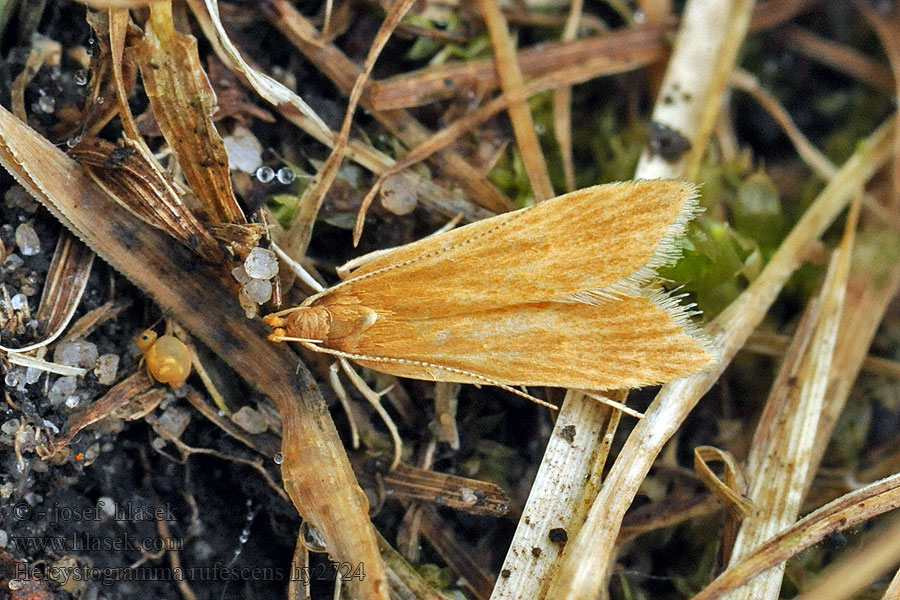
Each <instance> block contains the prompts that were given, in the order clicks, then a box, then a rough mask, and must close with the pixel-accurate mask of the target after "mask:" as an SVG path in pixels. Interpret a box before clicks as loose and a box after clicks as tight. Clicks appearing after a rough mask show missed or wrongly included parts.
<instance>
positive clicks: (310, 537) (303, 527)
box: [300, 521, 328, 552]
mask: <svg viewBox="0 0 900 600" xmlns="http://www.w3.org/2000/svg"><path fill="white" fill-rule="evenodd" d="M300 538H301V539H302V540H303V545H304V546H306V547H307V549H309V551H310V552H325V551H326V550H327V549H328V547H327V546H326V544H325V538H324V537H323V536H322V532H321V531H319V530H318V529H316V528H315V527H313V526H312V525H310V524H309V523H308V522H306V521H303V523H301V524H300Z"/></svg>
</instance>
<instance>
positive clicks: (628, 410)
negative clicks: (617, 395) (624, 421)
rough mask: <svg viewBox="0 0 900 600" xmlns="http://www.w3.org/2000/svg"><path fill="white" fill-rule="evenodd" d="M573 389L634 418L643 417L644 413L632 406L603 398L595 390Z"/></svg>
mask: <svg viewBox="0 0 900 600" xmlns="http://www.w3.org/2000/svg"><path fill="white" fill-rule="evenodd" d="M575 391H577V392H578V393H579V394H584V395H585V396H587V397H588V398H593V399H594V400H596V401H597V402H599V403H601V404H605V405H607V406H609V407H610V408H614V409H616V410H619V411H622V412H623V413H625V414H626V415H629V416H631V417H634V418H635V419H643V418H644V413H642V412H640V411H637V410H634V409H633V408H629V407H628V406H626V405H624V404H623V403H621V402H616V401H615V400H611V399H609V398H605V397H603V396H601V395H600V394H597V393H595V392H589V391H587V390H575Z"/></svg>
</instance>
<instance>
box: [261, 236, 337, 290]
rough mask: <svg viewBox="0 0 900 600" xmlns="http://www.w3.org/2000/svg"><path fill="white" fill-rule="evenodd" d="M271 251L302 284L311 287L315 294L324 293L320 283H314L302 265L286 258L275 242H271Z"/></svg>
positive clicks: (285, 254) (286, 255) (288, 257)
mask: <svg viewBox="0 0 900 600" xmlns="http://www.w3.org/2000/svg"><path fill="white" fill-rule="evenodd" d="M272 250H274V251H275V254H277V255H278V258H280V259H281V260H282V261H284V264H286V265H287V266H288V268H289V269H290V270H291V271H293V272H294V275H296V276H297V277H299V278H300V280H301V281H302V282H303V283H305V284H306V285H308V286H309V287H311V288H312V289H313V290H314V291H316V292H322V291H325V287H324V286H323V285H322V284H321V283H319V282H318V281H316V279H315V278H314V277H313V276H312V275H310V274H309V271H307V270H306V269H304V268H303V265H301V264H300V263H299V262H297V261H296V260H294V259H293V258H291V257H290V256H288V254H287V252H285V251H284V250H282V249H281V248H279V247H278V244H276V243H275V242H272Z"/></svg>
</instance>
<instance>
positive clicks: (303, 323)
mask: <svg viewBox="0 0 900 600" xmlns="http://www.w3.org/2000/svg"><path fill="white" fill-rule="evenodd" d="M263 321H265V322H266V324H267V325H268V326H269V327H272V328H273V329H274V331H273V332H272V333H270V334H269V339H270V340H272V341H273V342H280V341H285V340H288V341H290V340H292V339H293V340H309V341H321V340H324V339H325V338H326V337H328V331H329V329H330V324H331V316H330V315H329V314H328V310H327V309H325V308H323V307H319V306H295V307H294V308H292V309H290V310H287V311H282V312H280V313H273V314H271V315H266V316H265V317H263Z"/></svg>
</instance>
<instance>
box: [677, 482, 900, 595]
mask: <svg viewBox="0 0 900 600" xmlns="http://www.w3.org/2000/svg"><path fill="white" fill-rule="evenodd" d="M897 508H900V475H892V476H891V477H887V478H885V479H881V480H879V481H876V482H874V483H871V484H869V485H867V486H865V487H863V488H860V489H858V490H855V491H853V492H851V493H849V494H846V495H844V496H841V497H840V498H838V499H837V500H834V501H833V502H830V503H828V504H826V505H825V506H823V507H821V508H819V509H818V510H816V511H814V512H812V513H810V514H808V515H806V516H805V517H803V518H802V519H800V520H799V521H797V522H796V523H794V525H792V526H791V527H789V528H788V529H786V530H784V531H782V532H781V533H780V534H778V535H777V536H775V537H773V538H771V539H769V540H768V541H767V542H766V543H765V544H763V545H762V546H760V547H758V548H757V549H756V550H755V551H754V552H753V554H751V555H750V556H747V557H746V558H745V559H744V560H743V561H741V562H740V563H739V564H737V565H735V566H733V567H730V568H729V569H727V570H726V571H725V572H723V573H722V574H721V575H719V576H718V577H716V579H715V580H714V581H713V582H712V583H710V584H709V585H708V586H706V587H705V588H704V589H703V590H702V591H701V592H700V593H698V594H696V595H695V596H694V597H693V598H692V599H691V600H713V598H721V597H722V595H723V594H725V593H727V592H729V591H731V590H734V589H737V588H738V587H740V586H741V585H743V584H745V583H747V582H748V581H750V580H751V579H752V578H753V577H755V576H756V575H757V574H759V573H762V572H763V571H765V570H766V569H769V568H771V567H773V566H775V565H777V564H779V563H781V562H783V561H785V560H787V559H788V558H790V557H792V556H796V555H797V554H799V553H800V552H802V551H803V550H805V549H807V548H810V547H811V546H813V545H815V544H818V543H819V542H821V541H822V540H823V539H825V538H826V537H827V536H829V535H831V534H833V533H835V532H837V531H843V530H845V529H847V528H850V527H853V526H855V525H857V524H859V523H862V522H864V521H866V520H868V519H871V518H873V517H876V516H878V515H880V514H884V513H886V512H888V511H891V510H895V509H897Z"/></svg>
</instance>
